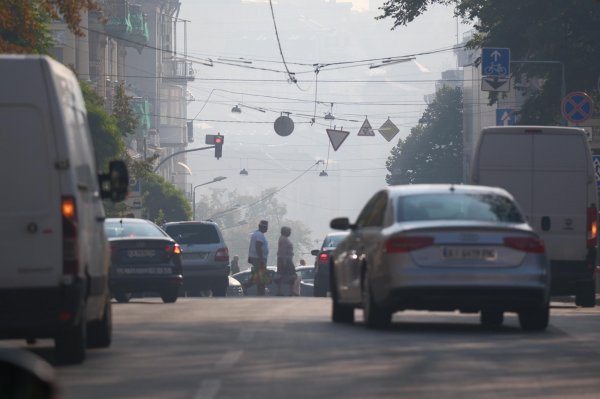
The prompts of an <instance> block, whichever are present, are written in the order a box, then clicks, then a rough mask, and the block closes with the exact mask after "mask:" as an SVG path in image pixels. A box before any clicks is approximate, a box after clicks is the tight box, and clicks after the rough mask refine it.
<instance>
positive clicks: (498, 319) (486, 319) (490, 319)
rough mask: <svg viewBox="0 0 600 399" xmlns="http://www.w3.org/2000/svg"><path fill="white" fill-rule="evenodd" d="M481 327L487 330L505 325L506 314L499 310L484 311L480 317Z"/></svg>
mask: <svg viewBox="0 0 600 399" xmlns="http://www.w3.org/2000/svg"><path fill="white" fill-rule="evenodd" d="M480 320H481V325H482V326H484V327H487V328H497V327H500V326H501V325H502V323H504V312H503V311H501V310H497V309H483V310H482V311H481V315H480Z"/></svg>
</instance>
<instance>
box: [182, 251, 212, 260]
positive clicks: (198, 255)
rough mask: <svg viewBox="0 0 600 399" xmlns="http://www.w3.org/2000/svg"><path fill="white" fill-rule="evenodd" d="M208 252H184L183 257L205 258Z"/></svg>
mask: <svg viewBox="0 0 600 399" xmlns="http://www.w3.org/2000/svg"><path fill="white" fill-rule="evenodd" d="M207 256H208V252H196V253H184V254H183V257H184V259H206V257H207Z"/></svg>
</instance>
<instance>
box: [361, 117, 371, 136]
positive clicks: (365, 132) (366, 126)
mask: <svg viewBox="0 0 600 399" xmlns="http://www.w3.org/2000/svg"><path fill="white" fill-rule="evenodd" d="M357 136H375V132H374V131H373V128H372V127H371V124H370V123H369V120H368V119H367V117H365V121H364V122H363V124H362V126H361V127H360V130H359V131H358V134H357Z"/></svg>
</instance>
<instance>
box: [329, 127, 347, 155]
mask: <svg viewBox="0 0 600 399" xmlns="http://www.w3.org/2000/svg"><path fill="white" fill-rule="evenodd" d="M326 130H327V135H328V136H329V141H330V142H331V146H332V147H333V150H334V151H337V150H338V148H340V146H341V145H342V143H343V142H344V140H346V138H347V137H348V136H349V135H350V132H347V131H345V130H336V129H326Z"/></svg>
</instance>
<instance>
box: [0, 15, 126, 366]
mask: <svg viewBox="0 0 600 399" xmlns="http://www.w3.org/2000/svg"><path fill="white" fill-rule="evenodd" d="M19 23H20V22H19ZM0 73H1V74H2V76H4V78H2V79H0V120H1V124H0V125H1V126H2V132H1V133H0V146H1V148H2V152H3V153H2V157H0V176H1V180H2V195H0V209H1V211H0V225H1V226H2V229H1V230H0V231H1V232H0V264H1V265H2V267H0V298H2V299H1V300H0V314H1V315H2V322H1V323H0V336H1V337H2V338H10V339H27V340H28V341H30V342H32V341H33V340H35V339H36V338H51V339H54V348H55V358H56V360H57V362H58V363H62V364H74V363H81V362H83V361H84V360H85V356H86V350H87V348H88V347H92V348H102V347H108V346H110V344H111V337H112V322H111V314H112V313H111V296H110V291H109V287H108V275H109V262H110V252H109V246H108V242H107V240H106V235H105V233H104V228H103V222H104V216H105V213H104V206H103V202H102V199H103V198H107V199H111V200H113V201H115V202H116V201H120V200H123V199H124V198H125V196H126V194H127V187H128V185H129V177H128V174H127V167H126V166H125V163H124V162H122V161H113V162H111V163H110V171H109V173H98V170H97V168H96V161H95V157H94V148H93V141H92V137H91V136H90V131H89V127H88V123H87V113H86V108H85V102H84V99H83V95H82V93H81V89H80V86H79V82H78V80H77V77H76V76H75V74H73V72H72V71H71V70H70V69H69V68H68V67H66V66H64V65H62V64H60V63H58V62H56V61H54V60H53V59H52V58H50V57H47V56H39V55H8V54H2V55H0ZM7 77H9V78H7ZM99 183H100V184H99ZM90 288H91V289H90ZM59 315H60V317H59Z"/></svg>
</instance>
